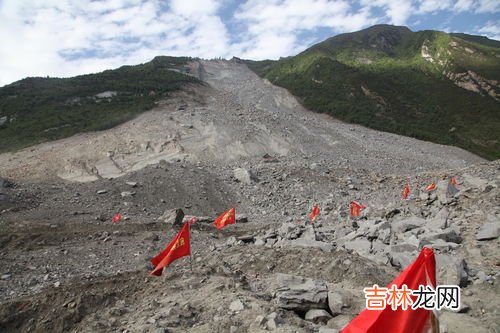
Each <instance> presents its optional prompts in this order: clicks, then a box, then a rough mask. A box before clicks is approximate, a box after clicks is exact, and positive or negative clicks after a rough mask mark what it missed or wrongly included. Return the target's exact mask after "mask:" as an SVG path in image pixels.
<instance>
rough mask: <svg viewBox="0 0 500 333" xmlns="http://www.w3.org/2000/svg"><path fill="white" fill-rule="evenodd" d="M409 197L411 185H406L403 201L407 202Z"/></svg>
mask: <svg viewBox="0 0 500 333" xmlns="http://www.w3.org/2000/svg"><path fill="white" fill-rule="evenodd" d="M409 195H410V185H408V184H406V185H405V187H404V189H403V199H404V200H407V199H408V196H409Z"/></svg>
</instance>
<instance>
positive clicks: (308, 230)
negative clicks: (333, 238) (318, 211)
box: [300, 225, 316, 241]
mask: <svg viewBox="0 0 500 333" xmlns="http://www.w3.org/2000/svg"><path fill="white" fill-rule="evenodd" d="M300 239H304V240H308V241H316V233H315V232H314V227H313V226H312V225H306V226H305V230H304V231H303V232H302V234H301V235H300Z"/></svg>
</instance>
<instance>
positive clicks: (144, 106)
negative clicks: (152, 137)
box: [0, 57, 199, 152]
mask: <svg viewBox="0 0 500 333" xmlns="http://www.w3.org/2000/svg"><path fill="white" fill-rule="evenodd" d="M188 60H189V59H188V58H174V57H156V58H155V59H153V60H152V61H151V62H149V63H146V64H142V65H137V66H123V67H121V68H119V69H116V70H108V71H104V72H102V73H98V74H90V75H82V76H77V77H74V78H67V79H58V78H39V77H38V78H37V77H33V78H26V79H24V80H21V81H18V82H14V83H12V84H10V85H7V86H5V87H2V88H0V152H5V151H13V150H16V149H19V148H23V147H26V146H30V145H33V144H36V143H40V142H44V141H50V140H55V139H60V138H64V137H68V136H71V135H73V134H75V133H80V132H88V131H95V130H102V129H106V128H110V127H113V126H116V125H118V124H120V123H123V122H125V121H127V120H130V119H131V118H133V117H134V116H136V115H137V114H139V113H141V112H144V111H145V110H149V109H151V108H152V107H153V106H154V104H155V102H156V101H158V100H159V99H161V98H164V97H165V96H167V95H168V94H169V93H171V92H173V91H177V90H179V89H181V88H182V87H183V86H185V85H186V84H189V83H196V82H199V81H197V80H196V79H195V78H194V77H192V76H188V75H186V74H185V73H188V72H189V68H188V67H187V66H186V63H187V61H188Z"/></svg>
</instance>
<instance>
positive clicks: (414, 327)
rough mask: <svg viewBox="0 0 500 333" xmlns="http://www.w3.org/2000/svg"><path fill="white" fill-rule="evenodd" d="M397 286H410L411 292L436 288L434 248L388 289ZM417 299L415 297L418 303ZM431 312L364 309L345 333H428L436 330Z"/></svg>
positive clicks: (408, 268) (429, 249)
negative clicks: (424, 287)
mask: <svg viewBox="0 0 500 333" xmlns="http://www.w3.org/2000/svg"><path fill="white" fill-rule="evenodd" d="M393 285H395V286H396V287H397V288H401V287H402V286H403V285H406V286H407V287H408V289H410V290H418V289H419V286H421V285H422V286H430V287H432V288H436V261H435V259H434V252H433V251H432V249H431V248H423V249H422V251H421V252H420V255H419V256H418V257H417V259H416V260H415V261H414V262H413V263H412V264H411V265H410V266H408V267H407V268H406V269H405V270H404V271H403V272H402V273H401V274H400V275H399V276H398V277H396V279H394V281H392V282H391V283H390V284H389V285H388V286H387V289H390V288H391V287H392V286H393ZM415 298H416V296H412V300H413V301H415ZM431 321H432V317H431V311H430V310H426V309H424V308H417V309H411V308H409V309H406V310H403V309H402V308H401V307H398V308H397V309H396V310H393V309H392V307H390V306H386V307H385V309H381V310H371V309H370V310H369V309H365V310H363V311H362V312H361V313H360V314H359V315H358V316H357V317H356V318H354V319H353V320H352V321H351V322H350V323H349V324H348V325H347V326H346V327H345V328H344V329H343V330H342V331H341V333H377V332H405V333H424V332H428V329H429V328H430V327H432V325H433V324H432V323H431Z"/></svg>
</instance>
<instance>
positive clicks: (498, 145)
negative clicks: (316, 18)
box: [245, 25, 500, 159]
mask: <svg viewBox="0 0 500 333" xmlns="http://www.w3.org/2000/svg"><path fill="white" fill-rule="evenodd" d="M499 58H500V42H497V41H493V40H490V39H488V38H485V37H480V36H472V35H466V34H447V33H444V32H439V31H419V32H412V31H411V30H410V29H408V28H406V27H399V26H391V25H376V26H373V27H370V28H368V29H365V30H361V31H358V32H354V33H347V34H341V35H338V36H335V37H332V38H329V39H327V40H325V41H324V42H321V43H319V44H316V45H314V46H312V47H310V48H309V49H307V50H305V51H304V52H302V53H300V54H298V55H296V56H294V57H288V58H285V59H280V60H278V61H270V60H265V61H248V60H246V61H245V63H246V64H247V65H248V66H249V67H250V68H251V69H252V70H253V71H255V72H256V73H257V74H258V75H260V76H261V77H264V78H266V79H268V80H269V81H271V82H272V83H273V84H276V85H279V86H281V87H284V88H286V89H288V90H289V91H290V92H291V93H292V94H294V95H295V96H297V97H298V98H299V99H300V102H301V103H302V104H303V105H304V106H305V107H307V108H308V109H310V110H313V111H316V112H321V113H327V114H330V115H332V116H333V117H335V118H338V119H341V120H343V121H346V122H352V123H358V124H362V125H364V126H367V127H371V128H374V129H377V130H382V131H387V132H393V133H398V134H402V135H406V136H412V137H415V138H418V139H423V140H428V141H432V142H436V143H441V144H447V145H455V146H458V147H461V148H464V149H466V150H469V151H471V152H473V153H475V154H478V155H480V156H482V157H485V158H488V159H497V158H500V112H499V110H500V84H499V81H500V60H499Z"/></svg>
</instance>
